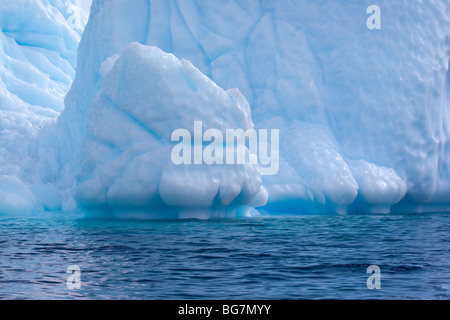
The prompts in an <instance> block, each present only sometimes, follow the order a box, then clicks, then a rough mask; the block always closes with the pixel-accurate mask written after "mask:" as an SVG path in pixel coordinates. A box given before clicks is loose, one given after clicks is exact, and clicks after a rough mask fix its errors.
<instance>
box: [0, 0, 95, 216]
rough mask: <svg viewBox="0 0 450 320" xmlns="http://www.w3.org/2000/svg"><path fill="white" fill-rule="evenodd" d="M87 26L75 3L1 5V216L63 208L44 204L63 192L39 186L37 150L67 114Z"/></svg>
mask: <svg viewBox="0 0 450 320" xmlns="http://www.w3.org/2000/svg"><path fill="white" fill-rule="evenodd" d="M86 23H87V17H86V15H85V14H84V13H83V12H81V11H80V10H79V7H78V3H77V1H76V0H73V1H72V0H36V1H28V0H17V1H9V0H7V1H1V2H0V212H1V213H27V212H28V213H30V212H35V211H36V210H43V209H57V208H59V207H60V205H58V204H56V205H55V204H54V203H53V204H52V205H50V206H49V207H48V206H46V205H45V204H42V203H41V201H40V200H42V199H44V200H43V201H42V202H43V203H47V205H48V203H49V202H48V201H49V199H50V198H52V199H53V201H55V200H57V199H59V191H58V190H56V188H54V186H50V185H47V183H41V179H40V177H39V173H38V172H36V170H35V168H36V165H37V163H38V162H39V161H40V160H39V159H40V157H39V156H38V151H37V149H36V145H37V140H38V136H39V135H40V134H41V133H42V131H43V130H44V128H45V127H47V126H50V125H51V124H53V123H55V121H56V119H57V118H58V116H59V115H60V112H61V111H62V110H63V109H64V98H65V96H66V94H67V92H68V91H69V89H70V87H71V85H72V81H73V79H74V77H75V70H76V60H77V48H78V44H79V41H80V39H81V34H82V30H83V29H84V25H85V24H86ZM42 152H45V151H44V150H42ZM33 185H35V186H34V187H32V186H33ZM38 185H40V186H41V188H38V187H37V186H38ZM32 189H34V190H36V191H37V192H36V194H35V193H34V192H32ZM38 189H40V190H38ZM55 191H56V192H55ZM41 197H43V198H42V199H41Z"/></svg>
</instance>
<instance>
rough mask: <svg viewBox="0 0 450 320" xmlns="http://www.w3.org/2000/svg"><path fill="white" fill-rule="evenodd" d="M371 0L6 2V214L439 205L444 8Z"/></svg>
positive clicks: (2, 199) (0, 130) (2, 161)
mask: <svg viewBox="0 0 450 320" xmlns="http://www.w3.org/2000/svg"><path fill="white" fill-rule="evenodd" d="M373 2H374V1H372V0H370V1H346V2H338V1H331V0H329V1H321V2H318V1H309V0H296V1H284V0H278V1H262V0H248V1H239V0H228V1H221V0H217V1H206V0H184V1H176V0H167V1H157V0H133V1H129V0H93V2H92V7H91V11H90V15H89V17H87V15H86V13H85V11H83V10H82V9H81V2H80V3H79V2H78V1H77V0H66V1H56V0H15V1H2V2H1V3H0V214H11V215H17V214H31V215H32V214H36V213H39V212H43V211H58V212H68V211H75V210H82V211H84V212H86V213H87V214H88V215H89V216H100V217H111V218H145V219H173V218H175V219H176V218H201V219H208V218H233V217H242V216H255V215H261V214H262V215H275V214H281V213H288V214H318V213H330V214H335V213H340V214H345V213H391V212H430V211H433V212H434V211H450V71H449V66H450V3H449V2H448V1H447V0H434V1H431V0H430V1H410V0H404V1H388V0H379V1H376V2H377V3H376V6H375V7H376V8H378V10H373V11H371V10H368V9H370V8H371V6H372V7H374V6H373V5H374V3H373ZM375 7H374V8H375ZM86 23H87V24H86ZM370 23H374V24H373V27H372V28H371V25H370ZM198 123H201V128H197V130H196V128H195V126H196V124H198ZM232 130H234V131H232ZM198 132H201V134H200V136H199V133H198ZM230 132H234V133H235V135H234V136H231V138H229V137H230ZM177 133H179V134H177ZM242 141H244V146H243V145H242V144H240V142H242ZM252 141H253V143H252ZM227 142H228V143H227ZM230 146H231V148H230ZM230 149H231V151H230ZM174 155H175V158H176V161H174ZM231 159H233V160H232V161H231ZM240 160H241V161H240ZM270 168H272V169H273V170H269V169H270Z"/></svg>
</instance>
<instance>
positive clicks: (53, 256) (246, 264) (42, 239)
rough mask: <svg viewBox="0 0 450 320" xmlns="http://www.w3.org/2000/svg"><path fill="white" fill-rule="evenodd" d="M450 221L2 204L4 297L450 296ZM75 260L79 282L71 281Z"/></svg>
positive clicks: (0, 291) (0, 289) (447, 217)
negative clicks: (142, 214) (377, 273)
mask: <svg viewBox="0 0 450 320" xmlns="http://www.w3.org/2000/svg"><path fill="white" fill-rule="evenodd" d="M449 231H450V214H420V215H419V214H405V215H379V216H371V215H360V216H356V215H349V216H340V215H338V216H336V215H333V216H297V217H292V216H291V217H289V216H285V217H271V218H253V219H243V220H225V221H108V220H86V219H84V218H82V216H80V215H79V214H76V213H73V214H67V213H60V214H48V215H40V216H36V217H6V216H3V217H2V216H0V259H1V260H0V299H449V298H450V242H449V240H450V239H449V235H450V233H449ZM70 265H78V266H79V268H80V269H81V289H80V290H69V289H68V288H67V286H66V280H67V278H68V276H69V274H67V273H66V271H67V268H68V267H69V266H70ZM369 265H378V266H379V267H380V268H381V289H380V290H369V289H368V288H367V285H366V282H367V278H368V277H369V276H370V275H368V274H366V271H367V267H368V266H369Z"/></svg>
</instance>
